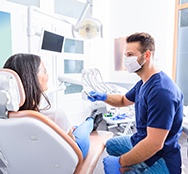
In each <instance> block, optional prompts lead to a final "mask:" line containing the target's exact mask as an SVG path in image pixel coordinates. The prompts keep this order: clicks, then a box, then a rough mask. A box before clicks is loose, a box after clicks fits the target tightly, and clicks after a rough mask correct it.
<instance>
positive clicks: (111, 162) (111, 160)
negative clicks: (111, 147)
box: [103, 156, 121, 174]
mask: <svg viewBox="0 0 188 174" xmlns="http://www.w3.org/2000/svg"><path fill="white" fill-rule="evenodd" d="M119 159H120V157H115V156H107V157H105V158H104V159H103V165H104V173H105V174H121V172H120V168H121V165H120V164H119Z"/></svg>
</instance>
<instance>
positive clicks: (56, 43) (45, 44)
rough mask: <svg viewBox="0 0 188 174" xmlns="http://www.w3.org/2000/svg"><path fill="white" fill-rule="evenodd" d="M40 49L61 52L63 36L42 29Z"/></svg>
mask: <svg viewBox="0 0 188 174" xmlns="http://www.w3.org/2000/svg"><path fill="white" fill-rule="evenodd" d="M42 37H43V38H42V46H41V49H43V50H48V51H55V52H59V53H61V51H62V47H63V41H64V36H61V35H58V34H55V33H52V32H49V31H46V30H44V31H43V36H42Z"/></svg>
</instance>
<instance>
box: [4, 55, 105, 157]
mask: <svg viewBox="0 0 188 174" xmlns="http://www.w3.org/2000/svg"><path fill="white" fill-rule="evenodd" d="M3 68H8V69H12V70H14V71H15V72H16V73H17V74H18V75H19V76H20V79H21V81H22V83H23V87H24V90H25V95H26V100H25V103H24V104H23V106H21V107H20V108H19V110H34V111H38V112H41V113H43V114H44V115H46V116H48V117H49V118H51V119H52V120H53V121H54V122H56V124H57V125H59V126H60V127H61V128H62V129H63V130H64V131H65V132H66V133H67V134H68V135H69V136H70V137H71V138H72V139H74V140H75V141H76V143H77V144H78V146H79V147H80V149H81V151H82V154H83V158H85V157H86V155H87V153H88V150H89V146H90V140H89V136H90V133H91V132H92V131H94V130H96V129H97V127H98V125H99V124H100V122H101V121H102V114H100V113H98V111H97V110H93V111H92V113H91V114H90V116H89V117H87V119H86V120H85V121H84V122H83V123H82V124H81V125H80V126H78V127H76V128H72V127H71V124H70V122H69V121H68V119H67V117H66V115H65V113H64V112H63V111H62V110H57V111H54V112H49V111H48V109H49V108H50V107H51V105H50V102H49V99H48V98H47V96H46V95H45V93H44V91H46V90H47V89H48V87H47V83H48V75H47V71H46V68H45V66H44V63H43V62H42V60H41V59H40V57H39V56H37V55H33V54H15V55H13V56H11V57H10V58H9V59H8V60H7V61H6V62H5V65H4V67H3ZM41 97H44V98H45V100H46V102H47V106H46V107H44V108H40V106H39V104H40V100H41Z"/></svg>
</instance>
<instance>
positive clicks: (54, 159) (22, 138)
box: [0, 69, 113, 174]
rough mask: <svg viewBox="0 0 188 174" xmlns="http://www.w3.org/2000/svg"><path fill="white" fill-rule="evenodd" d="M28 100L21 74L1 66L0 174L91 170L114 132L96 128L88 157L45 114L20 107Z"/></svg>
mask: <svg viewBox="0 0 188 174" xmlns="http://www.w3.org/2000/svg"><path fill="white" fill-rule="evenodd" d="M24 101H25V93H24V89H23V86H22V83H21V80H20V78H19V76H18V75H17V74H16V73H15V72H14V71H12V70H9V69H0V174H73V173H74V174H91V173H93V171H94V168H95V166H96V164H97V162H98V159H99V157H100V155H101V154H102V152H103V150H104V148H105V142H106V141H107V140H108V139H109V138H111V137H112V136H113V133H112V132H107V131H94V132H93V133H92V134H91V136H90V140H91V146H90V150H89V153H88V155H87V157H86V158H85V159H83V157H82V152H81V150H80V149H79V147H78V146H77V144H76V143H75V141H73V140H72V139H71V138H70V137H69V136H68V135H67V134H66V133H65V132H64V131H63V130H62V129H61V128H60V127H59V126H58V125H56V123H55V122H53V121H52V120H51V119H49V118H48V117H46V116H45V115H43V114H41V113H39V112H35V111H31V110H24V111H18V110H19V107H20V106H22V105H23V103H24Z"/></svg>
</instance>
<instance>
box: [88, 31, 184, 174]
mask: <svg viewBox="0 0 188 174" xmlns="http://www.w3.org/2000/svg"><path fill="white" fill-rule="evenodd" d="M125 43H126V44H125V59H124V63H125V66H126V68H127V70H128V72H130V73H136V74H137V75H138V76H139V77H140V78H141V80H140V81H138V82H137V83H136V85H135V86H134V87H133V88H132V89H130V91H128V92H127V93H126V94H125V95H119V94H106V93H100V92H96V91H91V92H90V95H91V97H88V99H89V100H90V101H92V102H95V101H104V102H106V103H108V104H110V105H112V106H115V107H125V106H129V105H133V104H134V105H135V117H136V129H137V131H136V132H135V133H134V134H133V135H132V136H126V135H125V136H118V137H113V138H111V139H109V140H108V141H107V143H106V150H107V152H108V154H109V156H107V157H105V158H104V159H103V164H104V171H105V174H120V173H127V174H133V173H137V174H139V173H144V174H181V154H180V145H179V143H178V139H179V137H180V135H181V132H182V118H183V94H182V92H181V91H180V89H179V88H178V87H177V85H176V84H175V83H174V82H173V81H172V80H171V79H170V78H169V77H168V76H167V75H166V74H165V73H164V72H163V71H160V70H159V69H157V67H155V65H154V60H153V57H154V52H155V43H154V39H153V37H152V36H151V35H149V34H148V33H143V32H141V33H134V34H132V35H130V36H128V37H127V38H125Z"/></svg>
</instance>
